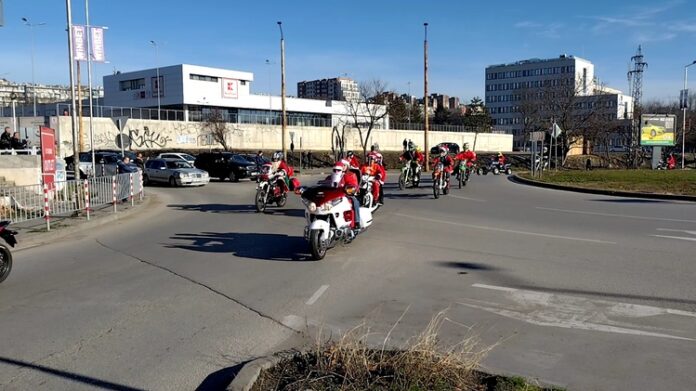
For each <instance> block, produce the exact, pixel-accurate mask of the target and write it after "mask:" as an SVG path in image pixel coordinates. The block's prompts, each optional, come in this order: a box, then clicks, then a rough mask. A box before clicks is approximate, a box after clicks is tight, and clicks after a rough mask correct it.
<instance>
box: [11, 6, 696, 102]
mask: <svg viewBox="0 0 696 391" xmlns="http://www.w3.org/2000/svg"><path fill="white" fill-rule="evenodd" d="M426 4H427V5H426ZM581 4H582V5H581ZM72 5H73V20H74V23H84V0H73V1H72ZM65 15H66V11H65V1H61V0H5V26H4V27H0V77H2V78H6V79H9V80H13V81H18V82H30V81H31V35H30V32H29V28H28V27H26V26H24V25H23V22H22V21H21V18H22V17H26V18H28V19H30V21H31V22H33V23H40V22H45V23H46V25H44V26H40V27H36V28H35V29H34V31H35V36H36V59H37V60H36V80H37V82H40V83H57V84H67V82H68V70H67V69H68V65H67V39H66V33H65V27H66V16H65ZM90 17H91V22H92V25H103V26H108V27H109V30H108V31H107V32H106V34H105V37H106V38H105V40H106V55H107V59H108V60H109V62H110V63H109V64H99V65H96V66H95V75H96V78H95V80H96V83H95V84H98V85H100V84H101V76H103V75H105V74H110V73H112V72H113V71H114V70H120V71H130V70H136V69H142V68H149V67H154V66H155V64H156V60H155V50H154V48H153V47H152V46H151V45H150V44H149V41H150V40H155V41H157V42H158V43H159V44H160V50H159V64H160V65H161V66H165V65H174V64H180V63H189V64H196V65H204V66H212V67H221V68H227V69H235V70H241V71H251V72H253V73H254V74H255V81H254V83H253V84H252V91H253V92H256V93H267V92H268V91H269V88H270V91H271V92H272V93H274V94H279V91H280V60H279V59H280V49H279V35H280V34H279V31H278V26H277V25H276V22H277V21H279V20H282V21H283V29H284V32H285V40H286V64H287V82H288V94H289V95H295V94H296V83H297V82H298V81H301V80H312V79H318V78H325V77H335V76H343V75H347V76H348V77H351V78H353V79H356V80H358V81H361V80H367V79H371V78H379V79H382V80H384V81H385V82H387V84H388V87H389V88H390V89H393V90H396V91H398V92H408V91H409V82H410V91H411V93H412V94H413V95H422V91H423V70H422V69H423V22H425V21H427V22H429V23H430V27H429V43H430V55H429V57H430V73H429V76H430V84H431V86H430V91H431V92H439V93H444V94H448V95H451V96H460V97H462V98H463V99H467V100H468V99H470V98H471V97H473V96H483V95H484V68H485V67H486V66H487V65H491V64H498V63H504V62H513V61H517V60H521V59H527V58H550V57H556V56H558V55H560V54H572V55H576V56H580V57H583V58H586V59H588V60H590V61H592V62H593V63H594V64H595V74H596V75H597V76H598V77H599V78H600V79H601V80H602V81H603V82H604V83H605V84H607V85H608V86H611V87H614V88H618V89H621V90H623V91H624V92H627V91H628V83H627V79H626V71H627V70H628V63H629V60H630V57H631V56H632V55H633V54H634V53H635V51H636V49H637V46H638V44H642V45H643V50H644V54H645V56H646V61H647V62H648V64H649V66H648V69H647V71H646V73H645V76H644V80H645V82H644V87H643V91H644V92H643V95H644V97H645V98H646V99H653V98H657V99H676V97H677V96H678V93H679V89H681V88H682V84H683V72H684V65H686V64H688V63H690V62H692V61H693V60H696V1H694V0H674V1H669V0H668V1H659V0H650V1H644V0H622V1H618V0H617V1H614V0H604V1H594V0H593V1H585V2H567V1H562V0H539V1H534V0H528V1H521V0H507V1H495V0H492V1H477V2H473V1H463V0H462V1H454V0H450V1H428V2H425V1H422V0H420V1H411V0H401V1H398V0H372V1H363V0H349V1H334V0H315V1H299V0H298V1H290V0H285V1H274V0H266V1H234V0H217V1H214V0H196V1H183V0H139V1H135V0H91V2H90ZM266 59H269V60H270V61H271V63H272V64H271V65H270V66H267V65H266ZM692 69H693V74H694V78H693V80H694V83H696V66H694V67H693V68H692ZM85 75H86V73H85ZM83 80H86V76H84V78H83ZM269 86H270V87H269ZM692 90H696V85H694V86H693V87H692Z"/></svg>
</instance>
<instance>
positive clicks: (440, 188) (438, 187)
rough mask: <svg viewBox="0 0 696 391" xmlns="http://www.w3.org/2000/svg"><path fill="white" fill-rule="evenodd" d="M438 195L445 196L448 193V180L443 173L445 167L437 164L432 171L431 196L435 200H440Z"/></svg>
mask: <svg viewBox="0 0 696 391" xmlns="http://www.w3.org/2000/svg"><path fill="white" fill-rule="evenodd" d="M440 193H442V194H444V195H447V193H449V178H448V177H447V173H446V172H445V165H444V164H442V163H438V164H437V165H435V169H434V170H433V196H435V199H438V198H440Z"/></svg>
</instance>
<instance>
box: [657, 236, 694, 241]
mask: <svg viewBox="0 0 696 391" xmlns="http://www.w3.org/2000/svg"><path fill="white" fill-rule="evenodd" d="M650 236H652V237H655V238H663V239H677V240H688V241H691V242H696V238H684V237H681V236H669V235H650Z"/></svg>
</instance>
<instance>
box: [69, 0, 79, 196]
mask: <svg viewBox="0 0 696 391" xmlns="http://www.w3.org/2000/svg"><path fill="white" fill-rule="evenodd" d="M65 10H66V14H67V19H68V59H69V67H68V68H69V69H70V98H71V101H72V110H71V113H70V115H71V117H72V141H73V171H74V173H75V180H79V179H80V165H79V161H80V146H79V145H78V142H79V139H78V136H77V113H76V111H75V110H76V107H77V100H76V99H75V98H76V94H75V69H74V63H73V53H74V51H73V39H72V28H73V24H72V7H71V5H70V0H65ZM76 200H79V197H78V198H76Z"/></svg>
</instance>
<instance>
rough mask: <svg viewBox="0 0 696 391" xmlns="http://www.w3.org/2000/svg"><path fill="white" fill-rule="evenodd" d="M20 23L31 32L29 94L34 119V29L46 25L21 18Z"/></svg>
mask: <svg viewBox="0 0 696 391" xmlns="http://www.w3.org/2000/svg"><path fill="white" fill-rule="evenodd" d="M22 22H24V24H25V25H26V26H27V27H29V29H30V30H31V85H32V88H31V92H32V95H33V96H34V117H36V78H35V76H34V52H35V49H34V47H35V46H36V45H35V44H34V41H35V39H34V27H37V26H44V25H45V24H46V23H31V22H29V19H27V18H22Z"/></svg>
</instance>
